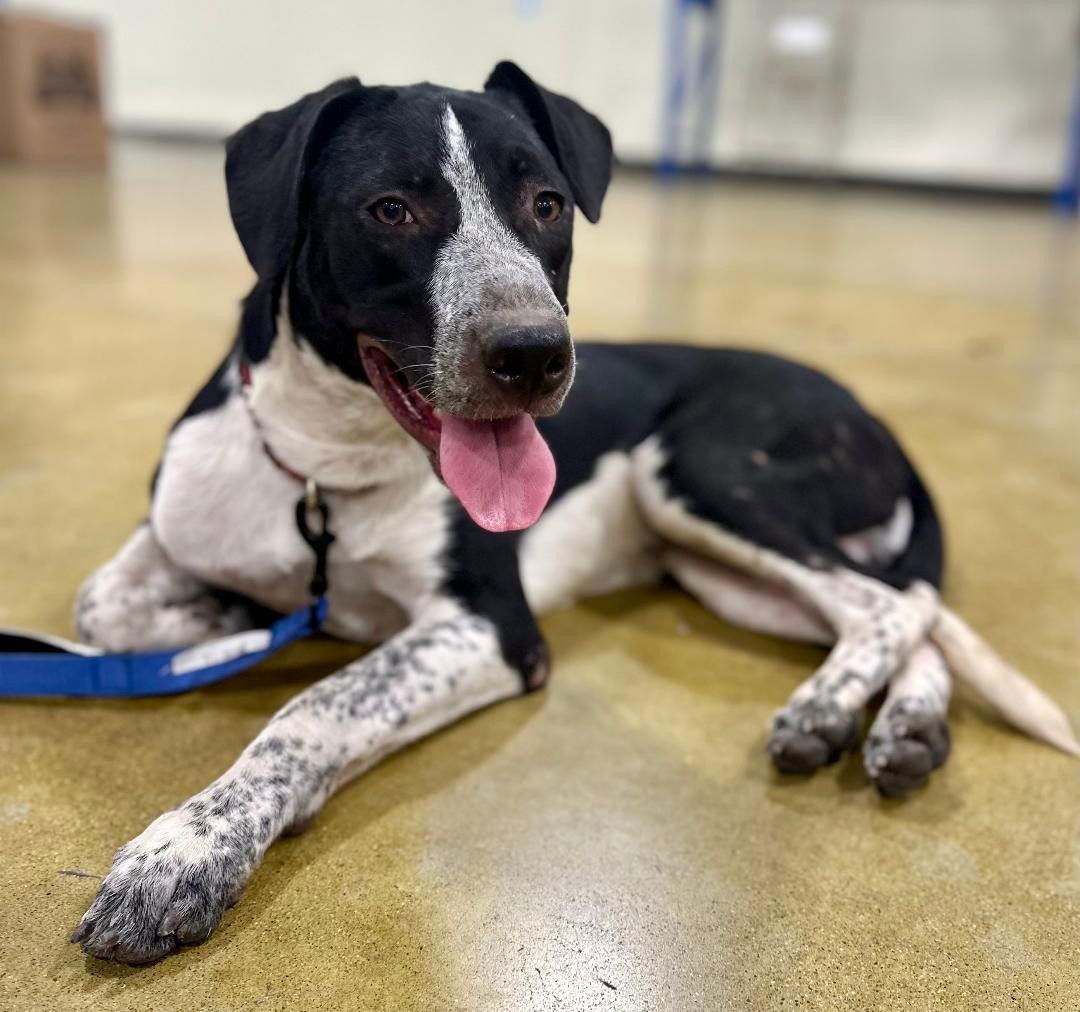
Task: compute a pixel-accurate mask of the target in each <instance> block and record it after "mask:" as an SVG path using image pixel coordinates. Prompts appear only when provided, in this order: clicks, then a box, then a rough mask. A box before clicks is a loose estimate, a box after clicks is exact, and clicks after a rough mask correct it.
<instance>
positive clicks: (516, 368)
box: [487, 349, 525, 380]
mask: <svg viewBox="0 0 1080 1012" xmlns="http://www.w3.org/2000/svg"><path fill="white" fill-rule="evenodd" d="M487 365H488V368H489V369H490V370H491V371H492V372H493V373H495V375H496V376H498V377H500V378H501V379H506V380H516V379H520V378H521V374H522V373H523V372H524V370H525V358H524V356H523V355H522V354H521V352H520V351H518V350H516V349H510V350H507V351H497V352H495V353H494V354H493V355H490V356H489V357H488V363H487Z"/></svg>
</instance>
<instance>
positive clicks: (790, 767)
mask: <svg viewBox="0 0 1080 1012" xmlns="http://www.w3.org/2000/svg"><path fill="white" fill-rule="evenodd" d="M789 578H790V580H791V583H792V586H793V589H794V590H795V591H796V593H798V594H799V595H800V596H801V597H803V598H804V599H806V600H808V601H809V602H810V603H811V604H812V605H813V606H814V608H815V609H816V610H817V611H818V612H820V613H821V614H822V615H823V616H825V618H826V619H827V620H828V621H829V622H830V623H831V625H832V626H833V628H834V629H835V630H836V634H837V637H838V639H837V643H836V646H835V647H834V648H833V650H832V652H831V653H830V654H829V656H828V658H827V659H826V661H825V663H824V664H823V665H822V666H821V667H820V668H819V669H818V670H817V672H816V673H815V674H814V675H813V676H812V677H811V678H809V679H807V680H806V681H805V682H804V683H803V684H802V685H800V686H799V687H798V688H797V689H796V690H795V692H794V693H793V694H792V696H791V698H790V699H789V700H788V702H787V704H786V705H785V706H784V707H783V709H782V710H780V712H779V713H778V714H777V715H776V717H775V718H774V719H773V727H772V733H771V735H770V738H769V745H768V748H769V752H770V754H771V755H772V757H773V762H774V763H775V764H776V766H777V768H778V769H780V770H781V771H782V772H785V773H808V772H810V771H812V770H814V769H817V768H818V767H819V766H823V765H827V764H828V763H832V762H835V761H836V760H837V759H839V758H840V756H841V755H843V753H844V752H846V751H849V750H850V749H852V748H854V747H855V745H856V743H857V741H858V726H857V723H858V716H859V713H860V711H861V710H862V708H863V707H864V706H865V705H866V703H867V701H868V700H869V699H870V697H871V696H873V695H874V693H876V692H878V691H880V690H881V689H883V688H884V687H885V686H886V684H888V682H889V679H890V678H891V677H892V676H893V675H894V674H895V673H896V672H897V671H899V670H900V669H901V667H902V666H903V664H904V662H905V660H906V658H907V656H908V654H909V653H910V652H911V651H912V650H913V649H914V647H915V646H916V644H918V643H919V642H920V641H922V640H923V638H924V637H925V636H926V633H927V630H928V629H929V627H930V625H931V623H932V622H933V620H934V618H935V616H936V614H937V605H938V598H937V594H936V592H935V591H934V590H933V588H931V587H930V586H929V585H927V584H922V583H916V584H913V585H912V586H911V587H910V588H909V589H908V590H907V591H905V592H903V593H901V592H899V591H896V590H893V589H892V588H891V587H888V586H886V585H885V584H883V583H880V582H878V581H877V580H873V579H870V578H869V577H865V576H861V575H859V574H857V573H853V572H851V571H849V570H844V569H836V570H832V571H829V572H815V571H812V570H808V569H804V568H802V567H796V566H795V564H790V573H789Z"/></svg>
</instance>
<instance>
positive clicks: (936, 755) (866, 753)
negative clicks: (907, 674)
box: [863, 708, 949, 798]
mask: <svg viewBox="0 0 1080 1012" xmlns="http://www.w3.org/2000/svg"><path fill="white" fill-rule="evenodd" d="M948 756H949V725H948V723H947V722H946V720H945V717H944V716H942V715H941V714H937V713H920V712H918V711H917V710H916V711H911V712H905V711H904V709H903V708H895V709H892V710H890V712H889V714H888V715H887V719H886V720H885V721H884V722H882V723H881V726H879V724H878V723H875V725H874V727H873V728H872V729H871V731H870V735H869V737H868V738H867V739H866V744H865V745H864V746H863V763H864V765H865V767H866V772H867V774H868V775H869V777H870V779H871V780H873V782H874V785H875V786H876V787H877V789H878V791H880V792H881V794H883V795H884V796H885V797H889V798H892V797H898V796H899V795H902V794H906V793H907V792H908V791H912V790H914V789H915V788H917V787H921V786H922V785H923V784H924V783H926V780H927V778H928V777H929V776H930V774H931V773H932V772H933V771H934V770H936V769H937V768H938V767H939V766H941V765H942V764H943V763H944V762H945V760H946V759H947V758H948Z"/></svg>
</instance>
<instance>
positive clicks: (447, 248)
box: [431, 105, 563, 399]
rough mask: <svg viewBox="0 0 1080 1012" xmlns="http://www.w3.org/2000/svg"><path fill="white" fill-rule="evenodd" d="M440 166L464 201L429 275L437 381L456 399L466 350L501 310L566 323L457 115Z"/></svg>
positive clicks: (449, 123) (450, 120)
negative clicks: (502, 212) (483, 174)
mask: <svg viewBox="0 0 1080 1012" xmlns="http://www.w3.org/2000/svg"><path fill="white" fill-rule="evenodd" d="M441 129H442V142H443V157H442V162H441V165H440V168H441V170H442V174H443V176H444V177H445V179H446V181H447V182H448V183H449V184H450V186H451V188H452V189H453V191H454V194H455V196H456V197H457V200H458V205H459V208H460V214H461V221H460V224H459V225H458V229H457V231H456V232H455V233H454V234H453V235H452V236H450V238H449V239H448V240H447V241H446V243H445V244H444V245H443V247H442V249H441V250H440V251H439V255H438V257H437V258H436V261H435V270H434V272H433V274H432V278H431V304H432V308H433V310H434V314H435V366H436V369H435V372H436V382H437V384H438V386H439V387H440V388H441V390H442V393H443V394H444V396H445V397H448V398H451V399H452V398H453V396H454V389H453V388H454V383H455V378H456V375H457V373H458V370H459V367H460V366H461V365H462V363H463V361H464V356H465V353H466V351H467V346H468V345H469V343H470V341H471V340H472V339H473V338H475V336H476V328H483V327H484V325H485V321H486V320H490V319H491V317H492V315H493V314H496V313H498V314H499V315H500V316H504V317H514V318H518V319H520V320H522V321H523V322H524V321H525V320H529V321H530V322H533V323H544V322H551V323H561V322H562V320H563V311H562V307H561V306H560V305H559V300H558V299H557V298H556V297H555V293H554V292H553V291H552V289H551V286H550V284H549V283H548V280H547V278H546V277H545V276H544V269H543V267H542V266H541V264H540V261H539V259H538V258H537V257H536V255H535V254H534V253H532V252H531V251H530V250H529V249H528V248H527V247H526V246H525V245H524V243H522V242H521V240H520V239H518V237H517V236H516V235H514V233H513V232H512V231H511V230H510V229H509V228H508V227H507V225H506V223H505V222H503V220H502V219H501V218H500V217H499V215H498V212H497V211H496V210H495V207H494V205H493V204H492V202H491V197H490V195H489V194H488V192H487V189H486V188H485V186H484V183H483V180H482V179H481V178H480V173H479V171H478V170H477V168H476V164H475V162H474V161H473V157H472V151H471V150H470V147H469V141H468V138H467V137H466V136H465V131H464V130H463V129H462V127H461V123H460V122H459V120H458V118H457V116H455V115H454V110H453V109H452V108H451V107H450V106H449V105H446V106H445V107H444V108H443V112H442V122H441Z"/></svg>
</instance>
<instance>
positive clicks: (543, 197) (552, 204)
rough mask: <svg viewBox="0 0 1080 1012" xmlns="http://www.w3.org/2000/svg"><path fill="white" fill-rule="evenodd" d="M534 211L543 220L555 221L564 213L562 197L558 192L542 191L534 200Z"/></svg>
mask: <svg viewBox="0 0 1080 1012" xmlns="http://www.w3.org/2000/svg"><path fill="white" fill-rule="evenodd" d="M533 212H534V213H535V214H536V217H537V218H539V219H540V220H541V221H555V219H556V218H558V217H559V215H560V214H562V197H560V196H559V195H558V194H557V193H550V192H547V193H541V194H540V195H539V196H538V197H537V198H536V200H535V201H534V202H533Z"/></svg>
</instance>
